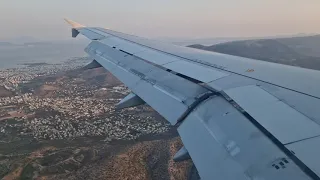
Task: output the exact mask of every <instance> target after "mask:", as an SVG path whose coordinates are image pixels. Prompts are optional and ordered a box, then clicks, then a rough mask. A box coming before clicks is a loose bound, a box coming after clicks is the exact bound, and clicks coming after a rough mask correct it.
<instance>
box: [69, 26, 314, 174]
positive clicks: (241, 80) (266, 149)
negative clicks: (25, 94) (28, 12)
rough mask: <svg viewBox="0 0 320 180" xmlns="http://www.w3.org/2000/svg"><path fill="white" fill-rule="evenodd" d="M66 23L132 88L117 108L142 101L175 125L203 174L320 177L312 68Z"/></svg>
mask: <svg viewBox="0 0 320 180" xmlns="http://www.w3.org/2000/svg"><path fill="white" fill-rule="evenodd" d="M71 25H73V29H72V34H73V36H74V37H75V36H77V35H78V34H79V33H81V34H83V35H84V36H86V37H88V38H89V39H91V40H93V41H92V43H90V44H89V46H88V47H87V48H86V50H85V51H86V52H87V53H88V54H89V55H90V56H91V57H92V58H94V59H95V61H96V62H98V64H101V65H102V66H103V67H105V68H106V69H107V70H109V71H110V72H111V73H113V74H114V75H115V76H116V77H117V78H118V79H119V80H121V81H122V82H123V83H124V84H125V85H126V86H128V87H129V88H130V89H131V90H132V92H133V94H131V95H129V96H128V97H126V98H125V99H124V100H123V101H122V102H121V103H120V106H121V107H125V106H132V105H138V104H141V102H143V101H144V102H146V103H147V104H149V105H150V106H151V107H152V108H154V109H155V110H156V111H158V112H159V113H160V114H161V115H162V116H164V117H165V118H166V119H167V120H168V121H169V122H170V123H171V124H172V125H177V126H178V132H179V134H180V136H181V138H182V141H183V143H184V145H185V148H186V150H187V152H188V153H189V155H190V156H191V158H192V160H193V162H194V163H195V165H196V167H197V169H198V171H199V174H200V176H201V178H202V179H237V180H238V179H319V175H320V163H319V161H318V160H317V155H318V154H317V152H318V151H319V150H320V137H319V136H320V126H319V124H320V111H319V107H320V100H319V97H320V86H319V83H318V82H320V73H319V72H318V71H314V70H308V69H303V68H297V67H291V66H286V65H280V64H274V63H268V62H262V61H258V60H252V59H247V58H241V57H235V56H230V55H224V54H218V53H211V52H205V51H200V50H195V49H190V48H186V47H179V46H175V45H171V44H165V43H161V42H156V41H152V40H148V39H145V38H140V37H137V36H132V35H127V34H123V33H120V32H116V31H112V30H107V29H103V28H88V27H84V26H82V25H80V24H78V23H75V22H71ZM183 152H184V151H183V149H182V151H181V153H180V154H184V153H183Z"/></svg>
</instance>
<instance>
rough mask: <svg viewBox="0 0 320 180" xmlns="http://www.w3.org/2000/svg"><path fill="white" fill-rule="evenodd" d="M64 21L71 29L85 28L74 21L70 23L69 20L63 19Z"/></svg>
mask: <svg viewBox="0 0 320 180" xmlns="http://www.w3.org/2000/svg"><path fill="white" fill-rule="evenodd" d="M64 20H65V21H66V22H67V23H68V24H70V25H71V26H72V28H82V27H85V26H84V25H82V24H79V23H77V22H75V21H72V20H70V19H67V18H64Z"/></svg>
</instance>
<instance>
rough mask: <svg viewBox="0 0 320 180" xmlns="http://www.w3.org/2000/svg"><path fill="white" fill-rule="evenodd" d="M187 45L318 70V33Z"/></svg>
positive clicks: (319, 58)
mask: <svg viewBox="0 0 320 180" xmlns="http://www.w3.org/2000/svg"><path fill="white" fill-rule="evenodd" d="M188 47H191V48H196V49H202V50H206V51H213V52H218V53H223V54H229V55H235V56H240V57H247V58H252V59H257V60H263V61H268V62H275V63H280V64H286V65H291V66H299V67H303V68H308V69H315V70H320V35H313V36H303V37H291V38H275V39H256V40H241V41H233V42H226V43H220V44H216V45H212V46H204V45H200V44H194V45H190V46H188Z"/></svg>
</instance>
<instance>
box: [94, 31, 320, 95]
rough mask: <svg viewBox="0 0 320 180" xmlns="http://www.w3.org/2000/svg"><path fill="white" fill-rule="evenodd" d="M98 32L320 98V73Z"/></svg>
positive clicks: (118, 34) (112, 32)
mask: <svg viewBox="0 0 320 180" xmlns="http://www.w3.org/2000/svg"><path fill="white" fill-rule="evenodd" d="M95 30H96V31H97V32H100V33H105V34H108V35H113V36H117V37H119V38H123V39H126V40H128V41H131V42H134V43H136V44H137V45H140V46H146V47H149V48H152V49H156V50H159V51H161V52H164V53H167V54H170V55H175V56H177V57H180V58H183V59H184V60H185V61H189V62H195V63H198V64H202V65H206V66H208V67H212V68H216V69H220V70H224V71H228V72H231V73H235V74H238V75H241V76H244V77H249V78H253V79H256V80H259V81H263V82H266V83H270V84H273V85H276V86H279V87H284V88H287V89H290V90H293V91H297V92H300V93H304V94H307V95H310V96H313V97H316V98H320V86H319V85H318V84H317V83H315V82H319V81H320V72H319V71H315V70H310V69H304V68H298V67H292V66H287V65H281V64H276V63H270V62H264V61H259V60H253V59H248V58H242V57H237V56H231V55H225V54H219V53H213V52H207V51H201V50H196V49H192V48H186V47H180V46H176V45H172V44H166V43H161V42H158V41H152V40H148V39H144V38H140V37H136V36H132V35H127V34H123V33H119V32H115V31H112V30H107V29H103V28H96V29H95ZM195 77H197V76H195ZM195 77H193V78H195Z"/></svg>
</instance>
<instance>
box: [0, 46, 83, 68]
mask: <svg viewBox="0 0 320 180" xmlns="http://www.w3.org/2000/svg"><path fill="white" fill-rule="evenodd" d="M86 45H87V43H83V42H79V41H76V42H69V41H68V42H65V41H62V42H32V43H23V44H12V43H1V42H0V70H1V69H9V68H17V67H22V66H24V64H28V63H48V64H59V63H63V62H65V61H67V60H69V59H71V58H75V57H86V53H85V52H84V48H85V47H86Z"/></svg>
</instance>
